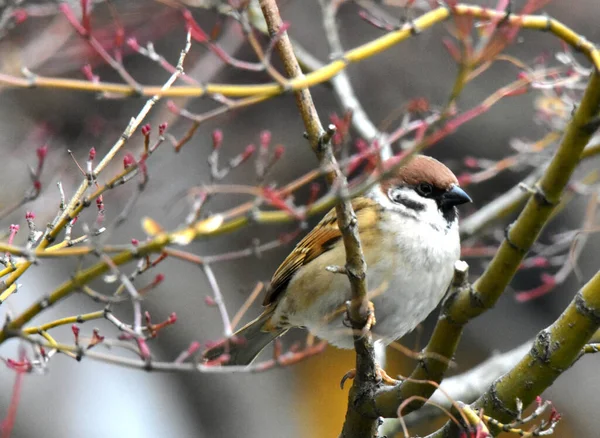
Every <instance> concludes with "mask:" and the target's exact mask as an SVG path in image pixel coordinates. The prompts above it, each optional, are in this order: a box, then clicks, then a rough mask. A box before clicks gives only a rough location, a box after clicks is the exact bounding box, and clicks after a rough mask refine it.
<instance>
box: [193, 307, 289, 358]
mask: <svg viewBox="0 0 600 438" xmlns="http://www.w3.org/2000/svg"><path fill="white" fill-rule="evenodd" d="M273 311H274V307H270V308H267V309H265V311H264V312H263V313H262V314H261V315H260V316H259V317H258V318H256V319H255V320H254V321H251V322H249V323H248V324H246V325H245V326H244V327H242V328H241V329H239V330H238V331H237V332H235V333H234V335H233V336H234V337H235V338H237V339H238V340H239V341H236V342H232V341H230V340H226V341H225V342H223V343H221V344H219V345H217V346H215V347H213V348H210V349H208V350H207V351H205V352H204V354H203V357H204V359H205V360H209V361H210V360H215V359H217V358H219V357H220V356H222V355H223V354H228V355H229V359H228V360H227V362H225V363H224V364H223V365H249V364H250V363H252V361H253V360H254V359H255V358H256V356H258V354H259V353H260V352H261V351H262V350H263V349H264V348H265V347H266V346H267V345H269V343H271V342H272V341H273V340H274V339H276V338H277V337H279V336H281V335H282V334H284V333H285V332H286V331H287V330H286V329H277V328H273V329H271V328H270V327H268V323H269V319H270V318H271V316H272V315H273ZM265 325H267V327H268V329H267V327H265Z"/></svg>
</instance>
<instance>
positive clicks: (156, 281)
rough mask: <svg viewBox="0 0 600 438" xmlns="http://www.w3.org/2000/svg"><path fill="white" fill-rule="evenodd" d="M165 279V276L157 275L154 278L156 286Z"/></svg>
mask: <svg viewBox="0 0 600 438" xmlns="http://www.w3.org/2000/svg"><path fill="white" fill-rule="evenodd" d="M164 279H165V274H156V277H154V281H153V283H154V285H157V284H160V283H162V282H163V281H164Z"/></svg>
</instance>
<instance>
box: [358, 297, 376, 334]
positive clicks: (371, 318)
mask: <svg viewBox="0 0 600 438" xmlns="http://www.w3.org/2000/svg"><path fill="white" fill-rule="evenodd" d="M368 306H369V307H368V310H367V312H368V314H367V322H366V323H365V326H364V327H363V328H362V330H361V332H362V335H363V336H364V335H366V334H367V333H368V332H369V331H370V330H371V328H372V327H373V326H374V325H375V324H377V319H375V305H374V304H373V302H372V301H369V305H368Z"/></svg>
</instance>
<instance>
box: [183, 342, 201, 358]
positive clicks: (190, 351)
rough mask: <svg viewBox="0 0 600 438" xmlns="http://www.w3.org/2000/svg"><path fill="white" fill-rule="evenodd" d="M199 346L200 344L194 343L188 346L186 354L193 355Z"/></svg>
mask: <svg viewBox="0 0 600 438" xmlns="http://www.w3.org/2000/svg"><path fill="white" fill-rule="evenodd" d="M201 346H202V345H201V344H200V342H198V341H194V342H192V343H191V344H190V346H189V347H188V349H187V351H186V352H187V354H188V355H190V354H194V353H195V352H196V351H198V350H199V349H200V347H201Z"/></svg>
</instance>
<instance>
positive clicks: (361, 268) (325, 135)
mask: <svg viewBox="0 0 600 438" xmlns="http://www.w3.org/2000/svg"><path fill="white" fill-rule="evenodd" d="M260 7H261V9H262V11H263V15H264V17H265V21H266V22H267V27H268V29H269V33H270V34H271V35H275V34H278V33H279V29H280V27H281V25H282V21H281V16H280V14H279V9H278V8H277V3H276V2H275V0H261V1H260ZM277 50H278V51H279V55H280V57H281V59H282V60H283V64H284V68H285V70H286V74H287V75H288V77H289V78H291V79H292V80H293V79H294V78H299V77H302V76H303V73H302V70H301V68H300V65H299V64H298V61H297V59H296V56H295V55H294V49H293V47H292V44H291V42H290V40H289V37H288V35H287V32H284V33H283V35H282V36H281V38H280V39H279V41H278V42H277ZM294 94H295V96H296V104H297V105H298V109H299V110H300V114H301V116H302V120H303V122H304V126H305V128H306V134H307V137H308V141H309V142H310V145H311V147H312V149H313V151H314V152H315V154H316V156H317V158H318V159H319V162H320V164H321V165H322V166H329V167H330V168H331V169H332V171H331V172H329V173H328V174H327V179H328V181H329V183H330V184H335V185H336V186H337V187H339V188H340V191H341V193H342V200H341V201H340V202H339V203H338V204H337V205H336V207H335V209H336V213H337V220H338V226H339V229H340V231H341V233H342V238H343V242H344V248H345V251H346V272H347V275H348V279H349V280H350V285H351V289H352V300H351V303H350V310H349V314H350V321H351V323H352V327H353V328H354V329H355V332H358V333H360V332H361V329H362V328H363V327H364V326H365V324H366V323H367V319H368V316H369V300H368V297H367V282H366V270H367V265H366V263H365V260H364V256H363V253H362V248H361V244H360V237H359V234H358V223H357V220H356V215H355V213H354V210H353V209H352V204H351V203H350V201H349V200H348V199H347V197H346V196H344V195H345V194H346V193H347V192H348V183H347V181H346V177H345V176H344V174H343V173H342V171H341V170H340V168H339V166H338V165H337V160H336V158H335V156H334V155H333V149H332V147H331V136H332V135H333V132H334V131H333V128H332V127H329V129H328V131H325V130H324V129H323V126H322V125H321V121H320V119H319V115H318V113H317V110H316V108H315V106H314V103H313V101H312V96H311V93H310V90H309V89H308V88H305V89H302V90H298V91H296V92H295V93H294ZM354 347H355V349H356V378H355V379H354V383H353V385H352V388H351V390H350V395H349V401H348V411H347V415H346V422H345V423H344V429H343V431H342V436H343V437H347V438H350V437H365V436H374V435H376V433H377V427H378V425H379V422H378V421H377V419H371V418H367V417H364V416H362V415H360V414H359V413H358V412H356V411H355V410H354V405H355V404H356V403H355V400H354V398H355V397H362V396H364V394H365V393H369V394H371V393H372V392H373V389H374V387H375V385H376V367H375V353H374V350H373V341H372V338H371V335H370V333H367V334H365V335H362V334H359V335H355V336H354Z"/></svg>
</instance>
